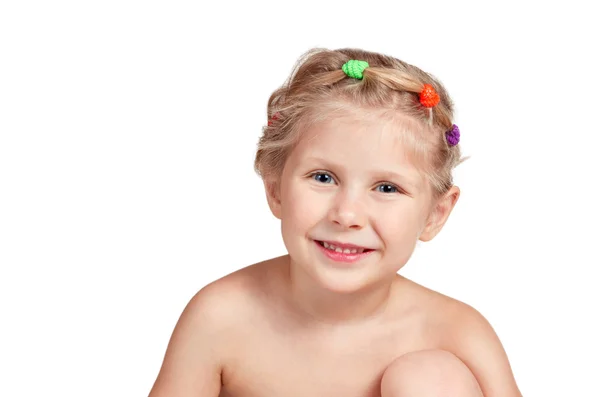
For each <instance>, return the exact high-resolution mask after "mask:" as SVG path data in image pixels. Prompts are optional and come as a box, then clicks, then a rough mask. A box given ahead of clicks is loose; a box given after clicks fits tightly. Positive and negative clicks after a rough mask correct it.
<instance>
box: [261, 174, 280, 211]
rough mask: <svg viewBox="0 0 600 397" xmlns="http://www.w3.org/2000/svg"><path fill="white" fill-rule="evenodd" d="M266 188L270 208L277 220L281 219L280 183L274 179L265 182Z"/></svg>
mask: <svg viewBox="0 0 600 397" xmlns="http://www.w3.org/2000/svg"><path fill="white" fill-rule="evenodd" d="M263 183H264V186H265V194H266V196H267V202H268V203H269V208H270V209H271V212H272V213H273V215H275V218H277V219H281V195H280V193H279V183H278V182H277V181H275V180H273V179H265V180H263Z"/></svg>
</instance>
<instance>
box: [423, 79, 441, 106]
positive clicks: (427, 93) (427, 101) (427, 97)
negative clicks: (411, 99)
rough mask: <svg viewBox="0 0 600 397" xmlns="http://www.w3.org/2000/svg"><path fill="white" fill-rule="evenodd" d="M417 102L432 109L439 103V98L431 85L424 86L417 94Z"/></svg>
mask: <svg viewBox="0 0 600 397" xmlns="http://www.w3.org/2000/svg"><path fill="white" fill-rule="evenodd" d="M419 101H420V102H421V104H422V105H423V106H425V107H426V108H432V107H434V106H435V105H437V104H438V103H440V96H439V95H438V93H437V92H435V89H434V88H433V87H432V86H431V85H429V84H424V85H423V91H421V93H420V94H419Z"/></svg>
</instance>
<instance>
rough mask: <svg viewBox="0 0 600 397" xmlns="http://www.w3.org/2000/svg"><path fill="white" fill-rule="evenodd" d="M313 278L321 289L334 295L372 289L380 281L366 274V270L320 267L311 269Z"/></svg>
mask: <svg viewBox="0 0 600 397" xmlns="http://www.w3.org/2000/svg"><path fill="white" fill-rule="evenodd" d="M311 273H313V277H314V279H315V281H317V282H318V283H319V284H320V285H321V287H322V288H323V289H326V290H328V291H331V292H333V293H336V294H353V293H357V292H361V291H364V290H367V289H369V288H370V287H373V285H374V284H377V283H378V282H380V281H381V280H378V279H376V278H375V277H374V275H373V274H368V272H367V269H365V268H362V269H338V268H328V267H321V268H318V269H312V272H311Z"/></svg>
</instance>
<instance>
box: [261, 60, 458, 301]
mask: <svg viewBox="0 0 600 397" xmlns="http://www.w3.org/2000/svg"><path fill="white" fill-rule="evenodd" d="M351 59H358V60H364V61H367V62H368V63H369V65H370V66H369V67H368V68H367V69H365V70H364V72H363V78H362V79H360V80H358V79H355V78H351V77H348V76H347V75H346V73H344V71H342V65H343V64H344V63H346V62H347V61H348V60H351ZM425 84H429V85H431V86H432V87H433V88H434V89H435V91H436V92H437V94H438V95H439V97H440V102H439V103H438V104H437V105H436V106H435V107H433V108H426V107H424V106H423V105H422V104H421V103H420V102H419V93H420V92H421V91H422V89H423V87H424V85H425ZM268 117H269V122H268V125H267V126H266V127H265V128H264V131H263V135H262V137H261V138H260V141H259V145H258V151H257V155H256V160H255V168H256V170H257V172H258V173H259V175H260V176H261V177H262V178H263V181H264V185H265V190H266V193H267V200H268V202H269V206H270V208H271V211H272V212H273V214H274V215H275V216H276V217H277V218H279V219H281V222H282V234H283V239H284V243H285V245H286V248H287V249H288V252H289V254H290V257H291V258H292V263H293V264H294V266H298V267H301V268H302V270H304V271H305V272H306V273H307V274H309V275H310V276H311V277H312V278H313V279H315V280H317V281H319V282H320V283H321V284H323V285H325V286H326V287H327V288H329V289H332V290H338V291H355V290H358V289H361V288H366V287H368V286H372V285H375V284H378V283H381V282H385V281H386V280H391V279H392V278H393V276H394V275H395V274H396V272H397V271H398V270H399V269H400V268H401V267H402V266H404V265H405V264H406V262H407V261H408V259H409V258H410V256H411V255H412V252H413V251H414V248H415V245H416V243H417V241H418V240H422V241H429V240H431V239H432V238H434V237H435V236H436V235H437V234H438V233H439V232H440V230H441V229H442V227H443V225H444V224H445V222H446V220H447V219H448V216H449V215H450V212H451V211H452V209H453V207H454V205H455V203H456V201H457V199H458V197H459V189H458V188H457V187H456V186H454V185H453V182H452V169H453V168H454V167H455V166H456V165H457V164H458V163H459V162H460V148H459V146H458V145H455V146H451V145H449V144H448V142H447V141H446V136H445V133H446V131H448V130H450V129H451V128H452V103H451V101H450V98H449V96H448V94H447V93H446V91H445V89H444V88H443V86H442V85H441V84H440V83H439V82H438V81H437V80H435V79H434V78H433V77H432V76H430V75H428V74H426V73H425V72H423V71H421V70H420V69H418V68H416V67H414V66H412V65H409V64H406V63H404V62H402V61H400V60H398V59H395V58H391V57H388V56H385V55H381V54H375V53H371V52H366V51H361V50H353V49H343V50H336V51H328V50H312V51H310V52H309V53H307V54H306V55H305V56H304V57H303V58H302V59H301V60H300V61H299V63H298V65H297V67H296V68H295V70H294V72H293V73H292V75H291V76H290V78H289V80H288V81H287V82H286V84H284V85H283V86H282V87H281V88H279V89H278V90H276V91H275V92H274V93H273V94H272V96H271V98H270V99H269V104H268ZM336 242H337V243H342V244H350V245H354V246H358V247H359V251H358V252H360V249H365V250H366V252H368V254H366V255H365V254H363V257H362V259H360V260H359V261H358V262H354V263H346V264H342V263H339V262H336V261H333V260H330V259H329V258H327V256H325V255H324V254H323V251H322V249H327V248H324V247H323V245H324V243H334V244H335V243H336Z"/></svg>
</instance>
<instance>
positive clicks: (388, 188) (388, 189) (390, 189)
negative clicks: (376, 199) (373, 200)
mask: <svg viewBox="0 0 600 397" xmlns="http://www.w3.org/2000/svg"><path fill="white" fill-rule="evenodd" d="M377 191H379V192H381V193H398V191H399V190H398V188H397V187H396V186H394V185H390V184H388V183H384V184H381V185H379V186H377Z"/></svg>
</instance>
